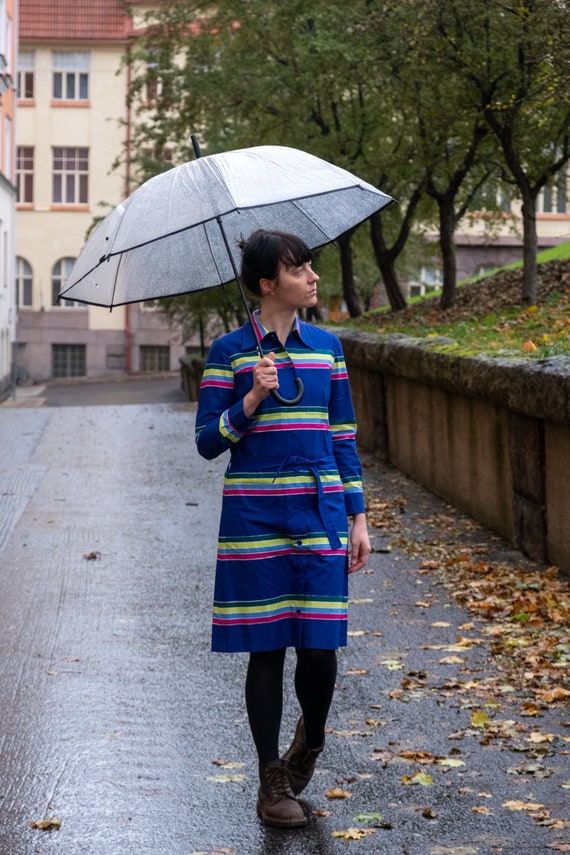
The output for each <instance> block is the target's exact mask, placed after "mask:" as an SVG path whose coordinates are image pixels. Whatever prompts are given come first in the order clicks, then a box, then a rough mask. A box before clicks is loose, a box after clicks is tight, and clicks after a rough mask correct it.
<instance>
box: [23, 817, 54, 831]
mask: <svg viewBox="0 0 570 855" xmlns="http://www.w3.org/2000/svg"><path fill="white" fill-rule="evenodd" d="M30 828H38V829H39V830H40V831H53V830H54V829H58V828H61V819H55V818H54V819H38V820H35V821H34V822H30Z"/></svg>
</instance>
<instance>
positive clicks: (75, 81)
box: [51, 51, 91, 104]
mask: <svg viewBox="0 0 570 855" xmlns="http://www.w3.org/2000/svg"><path fill="white" fill-rule="evenodd" d="M90 65H91V57H90V53H89V51H53V52H52V84H51V97H52V103H54V104H70V103H71V104H88V103H89V88H90V86H89V84H90Z"/></svg>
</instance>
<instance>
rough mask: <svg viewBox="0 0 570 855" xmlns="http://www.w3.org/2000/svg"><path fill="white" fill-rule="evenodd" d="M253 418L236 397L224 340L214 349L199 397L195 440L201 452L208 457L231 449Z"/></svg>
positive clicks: (207, 365)
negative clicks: (245, 411) (246, 412)
mask: <svg viewBox="0 0 570 855" xmlns="http://www.w3.org/2000/svg"><path fill="white" fill-rule="evenodd" d="M252 421H253V418H249V417H248V416H246V415H245V413H244V411H243V401H242V399H241V398H240V399H238V400H236V396H235V385H234V372H233V367H232V362H231V355H230V354H229V353H228V352H227V348H225V347H224V344H223V341H222V340H218V341H215V342H214V344H213V345H212V347H211V349H210V353H209V355H208V359H207V361H206V367H205V368H204V374H203V376H202V382H201V384H200V396H199V399H198V412H197V413H196V432H195V440H196V446H197V448H198V452H199V453H200V454H201V455H202V457H205V458H206V459H207V460H212V458H214V457H218V455H220V454H222V453H223V452H224V451H227V450H228V448H231V447H232V446H233V445H234V444H235V443H237V442H239V441H240V439H241V438H242V437H243V436H245V434H246V433H247V430H248V428H249V426H250V424H251V422H252Z"/></svg>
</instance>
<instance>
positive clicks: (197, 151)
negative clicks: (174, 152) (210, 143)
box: [190, 134, 202, 157]
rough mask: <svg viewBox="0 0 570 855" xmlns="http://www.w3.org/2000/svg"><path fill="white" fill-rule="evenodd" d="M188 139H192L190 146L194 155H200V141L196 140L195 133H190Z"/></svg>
mask: <svg viewBox="0 0 570 855" xmlns="http://www.w3.org/2000/svg"><path fill="white" fill-rule="evenodd" d="M190 139H191V140H192V148H193V149H194V154H195V155H196V157H202V150H201V148H200V143H199V142H198V137H197V136H196V134H192V135H191V137H190Z"/></svg>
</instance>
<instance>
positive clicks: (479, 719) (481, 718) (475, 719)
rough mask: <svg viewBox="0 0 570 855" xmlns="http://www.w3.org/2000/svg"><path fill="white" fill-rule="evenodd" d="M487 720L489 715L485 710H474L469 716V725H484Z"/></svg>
mask: <svg viewBox="0 0 570 855" xmlns="http://www.w3.org/2000/svg"><path fill="white" fill-rule="evenodd" d="M488 721H489V716H488V715H487V713H486V712H481V711H476V712H474V713H473V715H472V716H471V727H485V725H486V724H487V722H488Z"/></svg>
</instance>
